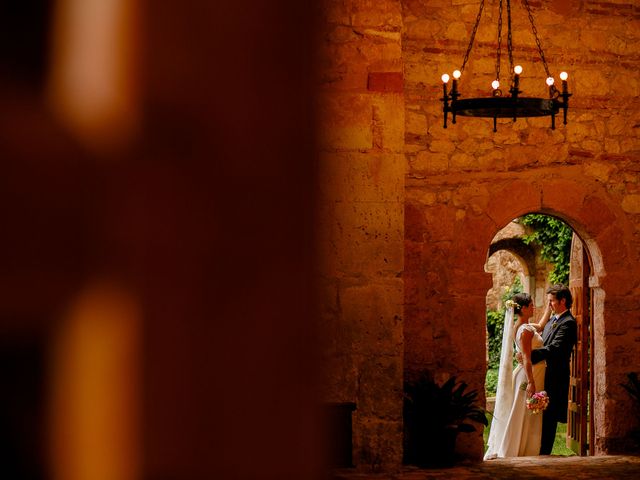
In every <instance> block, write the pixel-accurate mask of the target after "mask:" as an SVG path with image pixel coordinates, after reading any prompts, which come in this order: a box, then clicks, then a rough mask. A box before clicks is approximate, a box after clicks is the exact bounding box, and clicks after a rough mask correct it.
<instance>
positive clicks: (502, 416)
mask: <svg viewBox="0 0 640 480" xmlns="http://www.w3.org/2000/svg"><path fill="white" fill-rule="evenodd" d="M513 319H514V313H513V307H512V306H510V307H509V308H507V312H506V314H505V317H504V328H503V330H502V349H501V350H500V368H499V370H498V388H497V390H496V403H495V407H494V410H493V421H492V422H491V432H490V433H489V440H488V445H489V448H488V449H487V453H486V454H485V460H488V459H489V458H493V457H495V456H496V454H497V449H498V448H499V445H497V444H496V443H497V442H500V440H501V439H502V438H503V437H504V431H505V429H506V428H507V421H508V420H509V413H510V412H511V407H512V405H513V378H512V376H513Z"/></svg>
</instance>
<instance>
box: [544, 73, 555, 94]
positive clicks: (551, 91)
mask: <svg viewBox="0 0 640 480" xmlns="http://www.w3.org/2000/svg"><path fill="white" fill-rule="evenodd" d="M546 82H547V85H549V96H550V97H553V93H554V91H555V87H554V86H553V84H554V83H555V80H554V79H553V77H547V80H546Z"/></svg>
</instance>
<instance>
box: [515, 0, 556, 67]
mask: <svg viewBox="0 0 640 480" xmlns="http://www.w3.org/2000/svg"><path fill="white" fill-rule="evenodd" d="M522 3H524V6H525V7H526V8H527V14H528V15H529V22H530V23H531V31H532V32H533V36H534V37H535V39H536V45H537V46H538V52H539V53H540V59H541V60H542V65H544V71H545V72H546V73H547V77H550V76H551V73H550V72H549V66H548V65H547V60H546V59H545V58H544V51H542V44H541V43H540V38H538V29H537V28H536V23H535V21H534V19H533V14H532V13H531V7H530V6H529V2H528V0H522Z"/></svg>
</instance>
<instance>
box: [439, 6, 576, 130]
mask: <svg viewBox="0 0 640 480" xmlns="http://www.w3.org/2000/svg"><path fill="white" fill-rule="evenodd" d="M484 1H485V0H482V1H481V2H480V10H479V12H478V15H477V17H476V21H475V24H474V27H473V31H472V34H471V39H470V41H469V46H468V48H467V52H466V54H465V57H464V60H463V63H462V67H461V68H460V70H456V71H454V72H453V82H452V88H451V91H449V92H448V91H447V85H448V83H449V80H450V77H449V75H448V74H446V73H445V74H444V75H442V83H443V96H442V98H441V101H442V102H443V112H444V128H447V117H448V114H449V113H451V115H452V123H454V124H455V123H456V117H457V116H465V117H484V118H493V131H494V132H495V131H496V130H497V119H498V118H513V121H514V122H515V121H516V119H517V118H524V117H545V116H549V117H551V128H552V129H555V117H556V115H557V114H558V113H559V112H560V111H561V110H562V112H563V123H564V124H565V125H566V124H567V110H568V108H569V97H570V96H571V95H572V94H571V93H569V91H568V86H567V78H568V74H567V73H566V72H562V73H560V79H561V81H562V90H561V91H560V90H558V89H557V88H556V87H555V79H554V78H553V77H552V76H551V74H550V73H549V67H548V65H547V62H546V59H545V56H544V52H543V50H542V45H541V43H540V39H539V38H538V33H537V29H536V26H535V22H534V19H533V14H532V12H531V8H530V6H529V2H528V0H523V3H524V5H525V7H526V8H527V12H528V15H529V21H530V23H531V27H532V31H533V35H534V37H535V39H536V44H537V46H538V52H539V54H540V59H541V60H542V64H543V66H544V69H545V72H546V73H547V80H546V83H547V86H548V88H549V98H537V97H521V96H520V94H521V93H522V91H521V90H520V88H519V86H520V74H521V73H522V70H523V69H522V67H521V66H520V65H516V66H515V67H514V66H513V45H512V33H511V0H506V5H507V21H508V24H507V31H508V37H507V50H508V55H509V66H510V76H511V78H510V80H511V88H510V89H509V95H508V96H502V91H501V90H500V80H499V79H500V56H501V46H502V9H503V3H504V2H503V0H500V2H499V17H498V47H497V52H496V79H495V80H494V81H493V82H492V85H491V86H492V89H493V95H492V96H490V97H479V98H467V99H460V98H459V97H460V96H461V94H460V93H459V91H458V80H459V79H460V77H461V76H462V72H463V71H464V68H465V66H466V64H467V60H468V59H469V54H470V53H471V49H472V48H473V42H474V39H475V35H476V32H477V30H478V25H479V23H480V18H481V16H482V11H483V9H484Z"/></svg>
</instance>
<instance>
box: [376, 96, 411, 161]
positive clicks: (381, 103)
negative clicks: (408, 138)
mask: <svg viewBox="0 0 640 480" xmlns="http://www.w3.org/2000/svg"><path fill="white" fill-rule="evenodd" d="M404 112H405V108H404V101H403V98H402V96H401V95H395V94H393V95H376V96H375V97H374V99H373V122H374V136H375V137H377V139H378V140H379V145H378V147H379V148H381V149H383V150H387V151H391V152H403V151H404Z"/></svg>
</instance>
